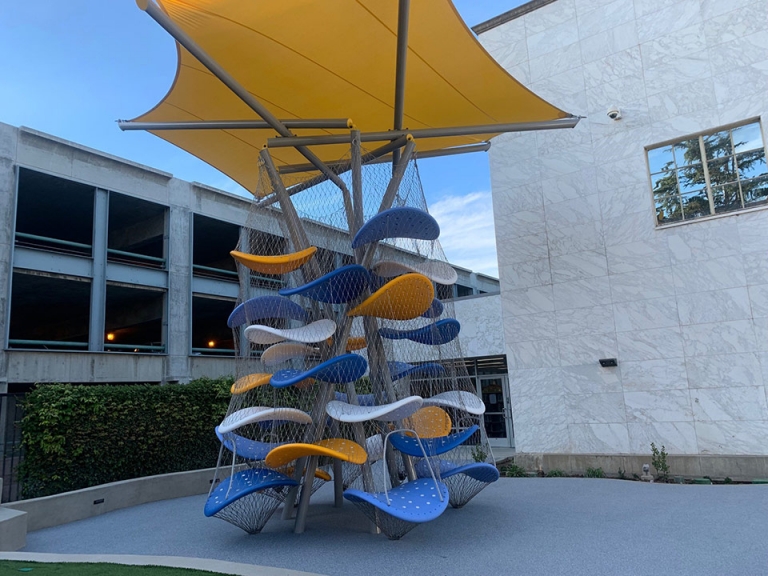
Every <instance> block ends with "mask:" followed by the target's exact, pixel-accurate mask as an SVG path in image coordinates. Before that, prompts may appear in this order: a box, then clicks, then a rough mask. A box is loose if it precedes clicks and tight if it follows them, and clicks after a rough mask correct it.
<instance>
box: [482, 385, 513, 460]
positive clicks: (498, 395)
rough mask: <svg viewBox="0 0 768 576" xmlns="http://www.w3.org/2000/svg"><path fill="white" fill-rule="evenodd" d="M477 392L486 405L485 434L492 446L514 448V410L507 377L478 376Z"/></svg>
mask: <svg viewBox="0 0 768 576" xmlns="http://www.w3.org/2000/svg"><path fill="white" fill-rule="evenodd" d="M477 392H478V394H479V395H480V398H482V400H483V404H485V415H484V418H485V432H486V434H487V435H488V440H489V442H490V443H491V446H503V447H510V446H512V439H513V438H512V436H513V433H512V409H511V408H510V404H509V392H508V389H507V377H506V376H478V378H477Z"/></svg>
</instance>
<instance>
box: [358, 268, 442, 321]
mask: <svg viewBox="0 0 768 576" xmlns="http://www.w3.org/2000/svg"><path fill="white" fill-rule="evenodd" d="M434 297H435V290H434V288H433V287H432V282H431V281H430V279H429V278H427V277H426V276H423V275H422V274H404V275H403V276H398V277H397V278H395V279H394V280H390V281H389V282H387V283H386V284H384V286H382V287H381V288H379V289H378V290H376V292H374V293H373V294H371V295H370V296H369V297H368V298H366V299H365V301H364V302H363V303H362V304H360V305H359V306H356V307H355V308H354V309H352V310H350V311H349V313H348V314H349V316H375V317H376V318H384V319H386V320H411V319H412V318H418V317H419V316H421V315H422V314H424V312H426V311H427V309H428V308H429V307H430V305H431V304H432V300H433V298H434Z"/></svg>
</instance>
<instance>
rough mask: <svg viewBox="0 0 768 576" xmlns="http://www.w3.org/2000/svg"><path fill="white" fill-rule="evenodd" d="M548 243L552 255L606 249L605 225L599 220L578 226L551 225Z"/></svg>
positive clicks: (548, 231) (548, 232)
mask: <svg viewBox="0 0 768 576" xmlns="http://www.w3.org/2000/svg"><path fill="white" fill-rule="evenodd" d="M547 245H548V246H549V254H550V256H552V257H555V256H563V255H565V254H574V253H577V252H584V251H587V250H604V249H605V242H604V240H603V227H602V224H601V222H600V221H599V220H593V221H592V222H588V223H586V224H579V225H576V226H563V227H554V226H551V227H550V228H549V229H548V230H547Z"/></svg>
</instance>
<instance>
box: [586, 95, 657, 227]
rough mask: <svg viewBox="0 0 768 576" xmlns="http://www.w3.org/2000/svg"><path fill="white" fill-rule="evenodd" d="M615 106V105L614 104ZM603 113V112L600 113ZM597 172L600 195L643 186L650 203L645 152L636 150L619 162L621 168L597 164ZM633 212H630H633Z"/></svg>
mask: <svg viewBox="0 0 768 576" xmlns="http://www.w3.org/2000/svg"><path fill="white" fill-rule="evenodd" d="M614 104H615V103H614ZM602 113H605V110H603V111H602ZM596 170H597V190H598V192H600V193H601V194H603V193H606V192H614V191H616V190H620V189H623V188H628V187H630V186H631V187H634V188H639V187H640V186H645V190H646V193H647V198H648V203H650V198H651V189H650V185H651V183H650V180H649V178H648V163H647V161H646V159H645V152H644V151H643V150H638V152H637V154H634V155H632V156H627V157H626V158H625V159H624V160H622V161H621V167H620V168H619V167H617V166H614V165H612V164H602V163H599V164H598V165H597V166H596ZM634 211H635V210H631V212H634ZM618 215H619V214H609V215H608V216H607V217H608V218H610V217H611V216H618ZM603 217H606V216H605V215H604V216H603Z"/></svg>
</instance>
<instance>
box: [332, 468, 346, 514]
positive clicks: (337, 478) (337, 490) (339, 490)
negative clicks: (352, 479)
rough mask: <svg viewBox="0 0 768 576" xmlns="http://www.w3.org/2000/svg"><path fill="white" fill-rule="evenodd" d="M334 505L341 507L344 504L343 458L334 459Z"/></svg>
mask: <svg viewBox="0 0 768 576" xmlns="http://www.w3.org/2000/svg"><path fill="white" fill-rule="evenodd" d="M333 505H334V507H335V508H341V507H342V506H343V505H344V471H343V465H342V463H341V460H339V459H338V458H335V459H334V460H333Z"/></svg>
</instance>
